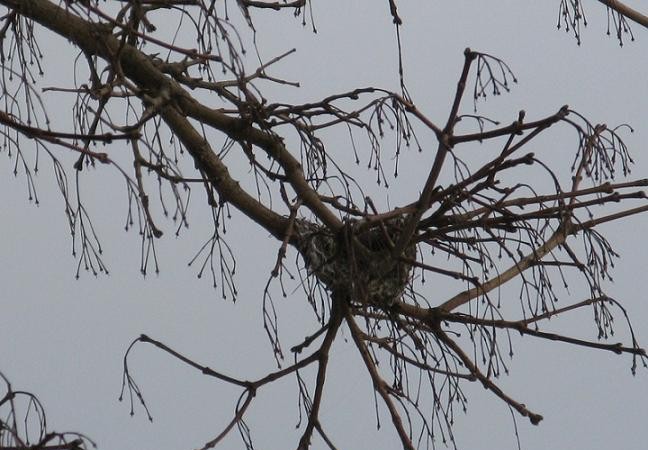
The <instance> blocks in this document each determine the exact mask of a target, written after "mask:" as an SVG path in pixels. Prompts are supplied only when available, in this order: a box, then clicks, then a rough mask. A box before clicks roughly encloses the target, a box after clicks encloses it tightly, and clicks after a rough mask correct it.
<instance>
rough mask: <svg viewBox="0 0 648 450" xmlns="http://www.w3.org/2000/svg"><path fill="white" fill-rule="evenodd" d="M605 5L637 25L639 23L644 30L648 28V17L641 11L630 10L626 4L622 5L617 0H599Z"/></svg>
mask: <svg viewBox="0 0 648 450" xmlns="http://www.w3.org/2000/svg"><path fill="white" fill-rule="evenodd" d="M598 1H599V2H601V3H603V4H604V5H605V6H607V7H608V8H611V9H613V10H615V11H616V12H618V13H619V14H621V15H622V16H624V17H627V18H628V19H630V20H632V21H633V22H635V23H638V24H639V25H641V26H642V27H644V28H648V16H646V15H645V14H642V13H640V12H639V11H637V10H635V9H632V8H630V7H629V6H627V5H626V4H624V3H621V2H619V1H617V0H598Z"/></svg>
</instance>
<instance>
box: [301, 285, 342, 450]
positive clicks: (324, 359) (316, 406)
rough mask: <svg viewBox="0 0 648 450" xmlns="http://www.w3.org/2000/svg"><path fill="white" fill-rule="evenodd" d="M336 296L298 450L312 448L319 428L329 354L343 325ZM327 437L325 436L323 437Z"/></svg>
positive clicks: (334, 296) (320, 350)
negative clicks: (312, 440) (313, 437)
mask: <svg viewBox="0 0 648 450" xmlns="http://www.w3.org/2000/svg"><path fill="white" fill-rule="evenodd" d="M336 297H337V296H336V295H335V294H333V295H332V302H333V304H332V306H331V317H330V319H329V321H328V328H327V330H326V336H324V341H323V342H322V345H321V346H320V348H319V350H318V351H317V362H318V366H317V378H316V381H315V395H314V396H313V402H312V404H311V410H310V412H309V414H308V423H307V424H306V428H305V429H304V432H303V433H302V436H301V438H300V439H299V445H298V446H297V448H298V450H307V449H308V448H309V447H310V443H311V438H312V435H313V430H314V429H315V428H317V427H318V426H319V410H320V405H321V404H322V398H323V395H324V382H325V380H326V370H327V367H328V360H329V353H330V351H331V346H332V345H333V341H334V340H335V337H336V336H337V332H338V329H339V328H340V325H341V324H342V314H341V312H340V302H341V301H342V299H340V298H336ZM323 436H325V435H323Z"/></svg>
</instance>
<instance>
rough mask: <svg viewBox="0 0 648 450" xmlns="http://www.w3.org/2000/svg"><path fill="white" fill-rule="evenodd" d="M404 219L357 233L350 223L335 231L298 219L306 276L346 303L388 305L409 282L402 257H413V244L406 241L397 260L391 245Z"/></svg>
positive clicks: (394, 220) (414, 248)
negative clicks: (339, 296) (344, 299)
mask: <svg viewBox="0 0 648 450" xmlns="http://www.w3.org/2000/svg"><path fill="white" fill-rule="evenodd" d="M403 223H404V220H403V219H402V218H396V219H391V220H387V221H383V222H382V224H381V225H380V226H378V225H379V224H376V226H374V227H372V228H369V229H367V230H365V231H362V232H360V231H358V230H357V228H356V227H355V226H354V223H351V222H350V223H347V225H346V226H345V227H344V228H343V229H342V230H341V231H340V232H338V233H334V232H332V231H331V230H329V229H328V228H326V227H323V226H321V225H318V224H315V223H312V222H308V221H306V220H299V221H298V222H297V223H296V229H297V232H298V235H299V239H300V244H299V249H300V252H301V254H302V256H303V257H304V261H305V263H306V268H307V269H308V273H309V275H313V276H315V277H316V278H317V279H318V280H319V281H320V282H321V283H323V284H324V285H325V286H326V288H327V289H328V290H329V291H331V292H332V293H337V294H341V295H343V296H344V297H346V298H348V299H349V300H350V301H354V302H358V303H361V304H367V305H371V306H376V307H381V308H387V307H390V306H391V305H393V303H394V302H395V301H396V300H398V299H400V298H401V296H402V295H403V292H404V291H405V288H406V287H407V284H408V282H409V281H410V277H411V272H412V264H411V263H410V262H407V260H410V261H413V260H415V259H416V246H415V245H409V246H408V247H407V248H406V249H405V251H404V252H403V257H402V258H395V257H394V255H393V252H392V249H393V244H394V243H395V242H396V241H397V240H398V237H399V235H400V232H401V229H402V226H403Z"/></svg>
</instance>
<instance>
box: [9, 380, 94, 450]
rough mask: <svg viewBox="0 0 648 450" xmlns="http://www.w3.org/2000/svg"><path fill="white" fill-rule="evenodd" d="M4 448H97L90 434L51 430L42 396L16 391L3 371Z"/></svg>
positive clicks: (52, 449) (72, 449) (57, 449)
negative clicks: (40, 397) (40, 399)
mask: <svg viewBox="0 0 648 450" xmlns="http://www.w3.org/2000/svg"><path fill="white" fill-rule="evenodd" d="M0 380H1V381H2V384H3V387H2V390H0V448H2V449H4V450H27V449H42V450H87V449H89V448H92V447H96V445H95V444H94V442H92V441H91V440H90V439H88V438H87V437H86V436H84V435H82V434H79V433H74V432H66V433H58V432H53V431H49V430H48V429H47V420H46V418H45V410H44V409H43V405H42V404H41V402H40V401H39V400H38V398H37V397H36V396H35V395H34V394H32V393H30V392H26V391H20V390H18V391H16V390H14V389H13V387H12V386H11V383H9V380H8V379H7V378H6V377H5V376H4V374H2V373H1V372H0Z"/></svg>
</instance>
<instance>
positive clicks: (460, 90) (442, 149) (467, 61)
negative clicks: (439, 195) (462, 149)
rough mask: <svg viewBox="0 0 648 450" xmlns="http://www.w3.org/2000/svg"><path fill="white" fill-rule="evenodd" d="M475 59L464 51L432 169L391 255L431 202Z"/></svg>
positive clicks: (401, 248)
mask: <svg viewBox="0 0 648 450" xmlns="http://www.w3.org/2000/svg"><path fill="white" fill-rule="evenodd" d="M475 58H477V54H476V53H475V52H473V51H471V50H470V49H469V48H467V49H466V50H465V51H464V65H463V69H462V71H461V75H460V77H459V81H458V82H457V90H456V92H455V96H454V101H453V104H452V108H451V109H450V114H449V115H448V121H447V123H446V126H445V127H444V129H443V131H442V133H441V136H438V137H437V139H438V140H439V145H438V147H437V150H436V156H435V157H434V162H433V163H432V168H431V169H430V173H429V174H428V178H427V180H426V181H425V185H424V187H423V191H422V192H421V195H420V197H419V199H418V201H417V205H416V206H417V208H416V212H414V213H412V214H411V215H410V216H409V217H408V218H407V222H406V223H405V226H404V227H403V231H402V232H401V234H400V236H399V238H398V241H397V242H396V245H395V246H394V249H393V254H394V255H396V256H400V255H401V254H402V253H403V251H404V250H405V248H406V247H407V245H408V243H409V241H410V239H411V238H412V236H413V235H414V233H415V232H416V227H417V226H418V223H419V221H420V220H421V217H422V216H423V214H424V213H425V211H427V210H428V208H429V207H430V202H431V200H432V195H433V194H434V191H435V188H436V182H437V180H438V178H439V175H440V174H441V168H442V167H443V163H444V161H445V158H446V155H447V154H448V151H449V150H450V148H451V143H450V136H451V135H452V131H453V128H454V124H455V123H456V119H457V114H458V111H459V105H460V104H461V99H462V98H463V94H464V92H465V90H466V80H467V78H468V73H469V72H470V66H471V64H472V62H473V61H474V60H475Z"/></svg>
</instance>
